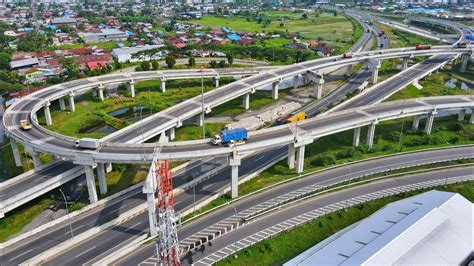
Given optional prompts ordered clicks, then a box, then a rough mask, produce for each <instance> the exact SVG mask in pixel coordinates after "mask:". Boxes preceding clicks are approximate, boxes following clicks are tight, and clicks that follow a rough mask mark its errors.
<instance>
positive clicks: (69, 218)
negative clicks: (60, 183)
mask: <svg viewBox="0 0 474 266" xmlns="http://www.w3.org/2000/svg"><path fill="white" fill-rule="evenodd" d="M59 191H60V192H61V194H62V195H63V198H64V204H66V211H67V216H68V220H69V230H70V232H71V238H73V237H74V233H73V232H72V223H71V217H69V216H70V215H69V208H68V206H67V199H66V195H64V192H63V191H62V190H61V189H59Z"/></svg>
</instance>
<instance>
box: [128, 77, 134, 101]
mask: <svg viewBox="0 0 474 266" xmlns="http://www.w3.org/2000/svg"><path fill="white" fill-rule="evenodd" d="M127 90H129V91H130V96H131V97H132V98H135V81H133V80H130V81H129V82H127Z"/></svg>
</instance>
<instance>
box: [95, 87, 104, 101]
mask: <svg viewBox="0 0 474 266" xmlns="http://www.w3.org/2000/svg"><path fill="white" fill-rule="evenodd" d="M97 92H98V96H99V99H100V101H101V102H103V101H104V87H103V86H99V87H98V88H97Z"/></svg>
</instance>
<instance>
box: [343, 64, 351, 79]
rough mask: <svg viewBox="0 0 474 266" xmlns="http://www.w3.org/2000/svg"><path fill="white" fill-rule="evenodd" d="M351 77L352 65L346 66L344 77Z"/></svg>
mask: <svg viewBox="0 0 474 266" xmlns="http://www.w3.org/2000/svg"><path fill="white" fill-rule="evenodd" d="M351 75H352V65H347V66H346V72H345V73H344V76H346V77H349V76H351Z"/></svg>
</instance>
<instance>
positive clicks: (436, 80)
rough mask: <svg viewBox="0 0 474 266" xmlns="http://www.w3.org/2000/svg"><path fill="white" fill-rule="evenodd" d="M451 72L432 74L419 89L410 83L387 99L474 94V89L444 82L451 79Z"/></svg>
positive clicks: (422, 81)
mask: <svg viewBox="0 0 474 266" xmlns="http://www.w3.org/2000/svg"><path fill="white" fill-rule="evenodd" d="M451 76H452V75H451V74H450V73H436V74H432V75H431V76H427V77H426V78H424V79H423V80H421V81H420V82H419V83H420V85H421V86H423V88H422V89H418V88H417V87H415V86H414V85H409V86H407V87H406V88H405V89H403V90H400V91H399V92H397V93H395V94H394V95H392V96H390V98H388V99H387V100H386V101H394V100H403V99H410V98H419V97H427V96H443V95H464V94H474V90H468V91H465V90H462V89H458V88H452V89H451V88H448V87H445V86H444V84H445V83H446V82H447V81H448V80H450V79H451Z"/></svg>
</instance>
